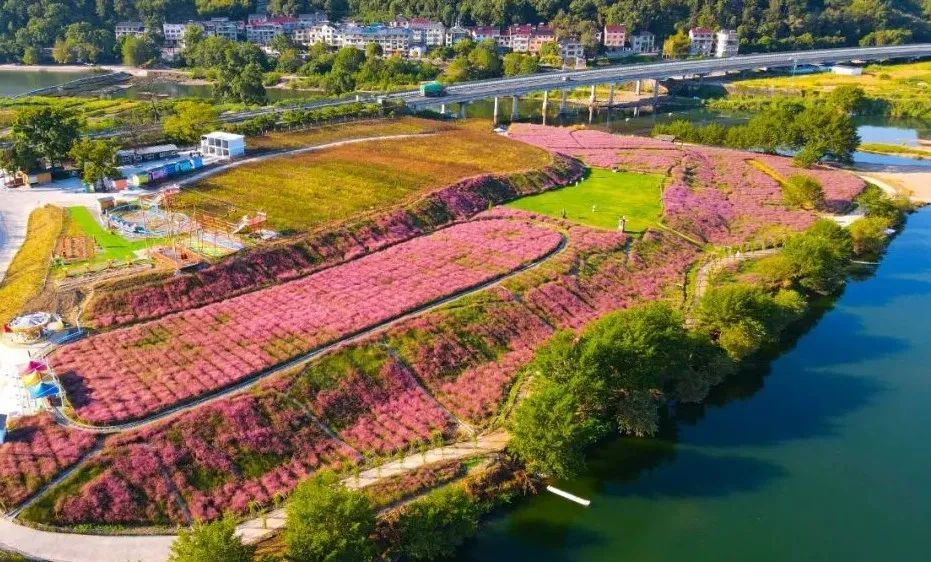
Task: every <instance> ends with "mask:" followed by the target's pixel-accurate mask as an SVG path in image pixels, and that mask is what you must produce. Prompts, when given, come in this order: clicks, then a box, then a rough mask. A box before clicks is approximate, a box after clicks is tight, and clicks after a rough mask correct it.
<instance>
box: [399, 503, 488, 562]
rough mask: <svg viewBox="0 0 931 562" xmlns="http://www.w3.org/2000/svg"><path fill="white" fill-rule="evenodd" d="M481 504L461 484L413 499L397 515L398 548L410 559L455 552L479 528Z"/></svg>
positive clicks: (437, 556) (429, 558)
mask: <svg viewBox="0 0 931 562" xmlns="http://www.w3.org/2000/svg"><path fill="white" fill-rule="evenodd" d="M478 517H479V509H478V506H477V505H476V504H475V502H474V501H472V499H471V498H469V496H467V495H466V493H465V492H464V491H463V490H462V489H461V488H458V487H451V486H450V487H445V488H440V489H438V490H435V491H433V492H430V493H429V494H427V496H426V497H424V498H423V499H420V500H417V501H415V502H412V503H410V504H409V505H408V506H407V507H406V508H405V509H404V510H403V511H402V512H401V515H400V517H399V519H398V522H397V525H398V527H399V538H400V545H399V550H400V552H401V554H402V555H403V556H404V558H405V559H407V560H436V559H439V558H444V557H449V556H452V555H453V554H454V553H455V551H456V547H458V546H459V545H461V544H462V543H463V542H464V541H465V539H467V538H469V537H471V536H472V535H474V534H475V532H476V530H477V529H478Z"/></svg>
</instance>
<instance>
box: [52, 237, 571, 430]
mask: <svg viewBox="0 0 931 562" xmlns="http://www.w3.org/2000/svg"><path fill="white" fill-rule="evenodd" d="M567 245H568V239H567V238H566V235H565V234H564V233H560V241H559V244H558V245H557V246H556V247H555V248H553V249H552V250H550V251H549V252H547V253H546V254H544V255H542V256H540V257H539V258H537V259H535V260H533V261H530V262H527V263H525V264H523V265H522V266H520V267H518V268H517V269H513V270H511V271H509V272H508V273H505V274H503V275H499V276H497V277H494V278H492V279H489V280H487V281H483V282H482V283H479V284H478V285H474V286H472V287H470V288H468V289H465V290H463V291H459V292H456V293H452V294H450V295H446V296H445V297H441V298H439V299H435V300H433V301H430V302H428V303H426V304H423V305H421V306H418V307H416V308H414V309H411V310H409V311H407V312H405V313H403V314H401V315H399V316H395V317H394V318H390V319H388V320H385V321H383V322H380V323H378V324H374V325H371V326H368V327H367V328H363V329H362V330H358V331H356V332H352V333H350V334H347V335H345V336H343V337H341V338H339V339H337V340H334V341H332V342H330V343H329V344H326V345H324V346H321V347H318V348H316V349H313V350H311V351H309V352H307V353H304V354H302V355H298V356H297V357H294V358H292V359H289V360H288V361H285V362H284V363H280V364H278V365H277V366H275V367H271V368H269V369H263V370H261V371H258V372H257V373H254V374H252V375H250V376H249V377H247V378H245V379H242V380H241V381H239V382H237V383H235V384H233V385H230V386H226V387H222V388H219V389H217V390H215V391H213V392H210V393H207V394H202V395H200V396H199V397H197V398H196V399H195V400H192V401H188V402H182V403H179V404H176V405H175V406H172V407H171V408H168V409H166V410H162V411H161V412H158V413H155V414H152V415H150V416H147V417H145V418H142V419H140V420H135V421H131V422H126V423H121V424H114V425H109V426H94V425H89V424H85V423H83V422H81V421H78V420H75V419H73V418H71V417H69V416H68V415H67V414H66V413H65V412H64V410H63V409H62V408H57V409H56V410H55V419H56V421H57V422H58V423H60V424H62V425H64V426H67V427H71V428H74V429H78V430H82V431H88V432H93V433H120V432H123V431H127V430H131V429H138V428H141V427H146V426H148V425H152V424H154V423H156V422H160V421H162V420H165V419H168V418H172V417H174V416H177V415H179V414H182V413H184V412H187V411H188V410H191V409H193V408H197V407H200V406H203V405H204V404H209V403H211V402H214V401H217V400H220V399H222V398H225V397H227V396H229V395H231V394H235V393H237V392H240V391H242V390H246V389H248V388H251V387H253V386H255V385H256V384H258V383H259V382H261V381H262V380H263V379H266V378H268V377H270V376H272V375H274V374H277V373H281V372H284V371H286V370H288V369H292V368H294V367H298V366H300V365H303V364H305V363H307V362H309V361H312V360H314V359H316V358H317V357H319V356H321V355H324V354H326V353H329V352H331V351H333V350H335V349H337V348H340V347H342V346H344V345H347V344H350V343H354V342H357V341H359V340H361V339H364V338H367V337H369V336H371V335H373V334H377V333H380V332H382V331H384V330H386V329H387V328H390V327H391V326H393V325H395V324H397V323H399V322H403V321H404V320H408V319H410V318H413V317H415V316H419V315H421V314H423V313H425V312H429V311H431V310H434V309H436V308H439V307H441V306H444V305H446V304H448V303H450V302H453V301H455V300H458V299H460V298H462V297H466V296H469V295H471V294H474V293H478V292H480V291H484V290H485V289H488V288H490V287H494V286H496V285H499V284H501V283H502V282H504V281H506V280H508V279H510V278H512V277H514V276H515V275H519V274H520V273H523V272H524V271H527V270H530V269H535V268H537V267H539V266H540V265H542V264H544V263H546V262H547V261H549V260H550V259H551V258H553V257H554V256H557V255H559V254H561V253H562V252H563V251H564V250H565V249H566V246H567ZM53 367H54V365H53ZM53 371H54V369H53ZM59 386H61V383H60V382H59Z"/></svg>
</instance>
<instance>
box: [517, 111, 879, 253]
mask: <svg viewBox="0 0 931 562" xmlns="http://www.w3.org/2000/svg"><path fill="white" fill-rule="evenodd" d="M509 136H511V138H514V139H516V140H520V141H523V142H527V143H530V144H533V145H536V146H539V147H542V148H546V149H548V150H551V151H554V152H558V153H563V154H568V155H572V156H576V157H578V158H582V159H583V160H585V161H586V162H587V163H588V164H589V165H592V166H601V167H610V168H615V167H616V168H621V169H625V170H630V171H637V172H644V173H659V174H665V175H667V176H668V177H669V181H668V183H667V185H666V188H665V190H664V192H663V216H664V218H665V221H666V223H667V224H668V225H669V226H672V227H673V228H675V229H677V230H680V231H682V232H684V233H686V234H688V235H690V236H694V237H696V238H698V239H699V240H701V241H705V242H712V243H715V244H740V243H743V242H746V241H749V240H754V239H756V238H760V237H766V236H770V235H778V233H779V231H780V230H781V231H800V230H803V229H805V228H806V227H808V226H809V225H810V224H811V223H813V222H814V221H815V219H816V217H817V215H816V214H815V213H813V212H810V211H804V210H800V209H790V208H787V207H786V206H785V205H784V204H783V202H782V191H781V188H780V184H779V181H778V180H779V179H785V178H787V177H789V176H791V175H793V174H805V175H809V176H812V177H814V178H816V179H817V180H818V181H819V182H821V185H822V186H823V188H824V192H825V199H826V200H827V207H828V210H829V211H831V212H836V213H839V212H843V211H844V209H846V208H847V207H848V206H849V205H850V203H851V201H852V200H853V198H854V197H856V195H857V194H859V193H860V191H862V190H863V188H864V187H865V185H866V184H865V183H864V182H863V180H861V179H860V178H858V177H856V176H854V175H853V174H849V173H847V172H843V171H840V170H832V169H829V168H823V167H820V168H814V169H800V168H795V167H793V166H792V161H791V160H790V159H788V158H783V157H781V156H771V155H764V154H757V153H753V152H746V151H739V150H730V149H722V148H713V147H704V146H691V145H677V144H673V143H670V142H665V141H660V140H656V139H651V138H642V137H634V136H622V135H612V134H609V133H605V132H601V131H595V130H586V129H581V130H578V129H571V128H557V127H545V126H542V125H528V124H517V125H514V126H512V127H511V130H510V131H509ZM760 164H762V165H763V166H760ZM761 168H763V169H767V168H768V169H769V170H772V171H773V172H774V175H775V176H776V178H774V177H772V176H771V175H769V174H767V173H766V172H765V171H763V170H761ZM777 178H778V179H777Z"/></svg>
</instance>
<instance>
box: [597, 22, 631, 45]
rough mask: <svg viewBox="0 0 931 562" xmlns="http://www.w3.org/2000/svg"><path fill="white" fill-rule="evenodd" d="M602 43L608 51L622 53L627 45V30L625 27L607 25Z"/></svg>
mask: <svg viewBox="0 0 931 562" xmlns="http://www.w3.org/2000/svg"><path fill="white" fill-rule="evenodd" d="M602 43H603V44H604V46H605V49H607V50H608V51H620V50H622V49H624V47H625V46H626V45H627V28H626V27H624V26H623V25H610V24H609V25H605V28H604V34H603V35H602Z"/></svg>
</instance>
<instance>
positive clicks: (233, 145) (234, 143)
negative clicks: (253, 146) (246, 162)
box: [200, 131, 246, 158]
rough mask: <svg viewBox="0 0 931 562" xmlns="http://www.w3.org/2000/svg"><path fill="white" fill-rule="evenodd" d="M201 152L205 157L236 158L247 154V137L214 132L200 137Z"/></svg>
mask: <svg viewBox="0 0 931 562" xmlns="http://www.w3.org/2000/svg"><path fill="white" fill-rule="evenodd" d="M200 152H201V153H202V154H203V155H205V156H218V157H220V158H235V157H236V156H242V155H243V154H245V152H246V137H244V136H242V135H235V134H233V133H227V132H224V131H214V132H212V133H208V134H206V135H203V136H201V137H200Z"/></svg>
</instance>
